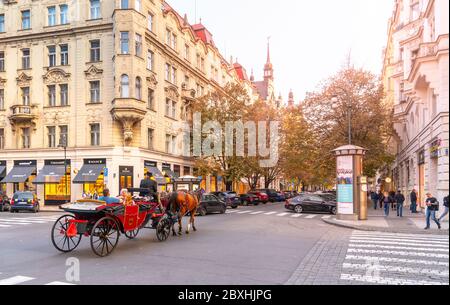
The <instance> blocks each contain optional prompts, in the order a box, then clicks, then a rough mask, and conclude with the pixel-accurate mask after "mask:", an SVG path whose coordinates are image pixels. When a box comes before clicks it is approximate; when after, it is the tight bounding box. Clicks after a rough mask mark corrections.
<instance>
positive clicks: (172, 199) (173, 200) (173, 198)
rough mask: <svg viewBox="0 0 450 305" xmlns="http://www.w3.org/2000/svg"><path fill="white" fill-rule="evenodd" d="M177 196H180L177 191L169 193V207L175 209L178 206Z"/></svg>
mask: <svg viewBox="0 0 450 305" xmlns="http://www.w3.org/2000/svg"><path fill="white" fill-rule="evenodd" d="M177 198H178V193H177V192H172V193H171V194H170V195H169V199H168V204H167V208H168V209H171V210H173V209H174V208H175V207H176V204H177Z"/></svg>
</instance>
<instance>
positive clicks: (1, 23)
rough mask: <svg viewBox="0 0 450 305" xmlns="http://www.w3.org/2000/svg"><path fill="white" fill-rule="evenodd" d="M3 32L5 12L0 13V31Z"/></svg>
mask: <svg viewBox="0 0 450 305" xmlns="http://www.w3.org/2000/svg"><path fill="white" fill-rule="evenodd" d="M4 32H5V14H0V33H4Z"/></svg>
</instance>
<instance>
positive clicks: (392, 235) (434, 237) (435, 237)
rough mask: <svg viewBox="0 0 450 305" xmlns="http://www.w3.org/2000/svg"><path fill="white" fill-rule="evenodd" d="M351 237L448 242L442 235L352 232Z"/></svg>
mask: <svg viewBox="0 0 450 305" xmlns="http://www.w3.org/2000/svg"><path fill="white" fill-rule="evenodd" d="M352 235H353V236H369V237H387V238H412V239H425V240H437V241H448V237H443V236H442V235H431V234H430V235H429V236H424V235H417V234H416V235H413V234H398V233H381V232H374V233H371V232H353V234H352Z"/></svg>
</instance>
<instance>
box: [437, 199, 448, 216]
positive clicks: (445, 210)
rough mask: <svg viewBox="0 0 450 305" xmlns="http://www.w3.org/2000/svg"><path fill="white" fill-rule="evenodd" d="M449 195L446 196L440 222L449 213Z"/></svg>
mask: <svg viewBox="0 0 450 305" xmlns="http://www.w3.org/2000/svg"><path fill="white" fill-rule="evenodd" d="M448 197H449V195H447V197H445V198H444V213H442V215H441V217H439V222H441V221H442V220H443V219H444V218H445V216H447V215H448V200H449V198H448Z"/></svg>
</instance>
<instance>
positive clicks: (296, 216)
mask: <svg viewBox="0 0 450 305" xmlns="http://www.w3.org/2000/svg"><path fill="white" fill-rule="evenodd" d="M302 216H303V215H302V214H295V215H292V216H291V217H292V218H299V217H302Z"/></svg>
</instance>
